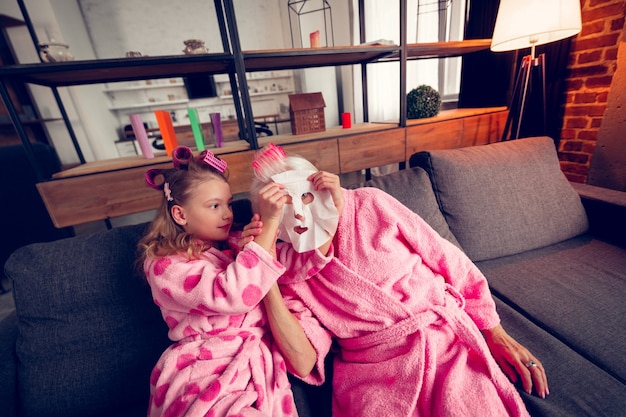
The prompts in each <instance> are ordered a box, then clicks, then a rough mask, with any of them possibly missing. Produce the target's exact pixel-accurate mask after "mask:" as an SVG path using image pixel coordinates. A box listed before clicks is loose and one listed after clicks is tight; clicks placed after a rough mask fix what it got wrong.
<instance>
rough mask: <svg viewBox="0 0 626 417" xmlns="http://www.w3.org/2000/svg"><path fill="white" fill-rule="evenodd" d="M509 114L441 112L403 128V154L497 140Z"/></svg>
mask: <svg viewBox="0 0 626 417" xmlns="http://www.w3.org/2000/svg"><path fill="white" fill-rule="evenodd" d="M507 115H508V111H507V109H506V107H495V108H491V109H457V110H448V111H443V112H441V113H440V114H439V115H437V116H436V117H432V118H428V119H420V120H415V121H411V124H410V125H409V126H407V128H406V155H407V158H408V157H410V156H411V155H412V154H414V153H415V152H419V151H424V150H433V149H451V148H462V147H465V146H476V145H484V144H487V143H493V142H497V141H499V140H500V138H501V137H502V132H503V131H504V124H505V123H506V118H507Z"/></svg>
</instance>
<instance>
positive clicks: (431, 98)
mask: <svg viewBox="0 0 626 417" xmlns="http://www.w3.org/2000/svg"><path fill="white" fill-rule="evenodd" d="M406 108H407V117H408V118H409V119H423V118H425V117H433V116H436V115H437V114H438V113H439V109H440V108H441V96H440V95H439V92H438V91H437V90H435V89H434V88H432V87H431V86H429V85H420V86H419V87H417V88H414V89H413V90H411V91H409V94H407V95H406Z"/></svg>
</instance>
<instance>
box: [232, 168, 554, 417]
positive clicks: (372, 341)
mask: <svg viewBox="0 0 626 417" xmlns="http://www.w3.org/2000/svg"><path fill="white" fill-rule="evenodd" d="M276 159H277V158H274V160H275V163H273V164H260V165H258V164H257V165H255V167H256V170H257V171H259V170H260V171H262V172H261V174H259V173H257V172H255V175H256V180H255V183H253V186H252V190H256V189H259V190H261V189H263V187H265V186H266V185H267V184H268V183H269V182H268V180H267V176H264V175H263V172H270V178H272V179H273V180H276V181H278V179H279V178H281V177H280V175H279V174H278V173H279V172H281V171H296V172H297V171H301V170H309V169H311V167H310V163H309V162H308V161H306V160H304V159H302V158H298V157H293V156H291V157H286V158H284V159H283V161H277V160H276ZM329 175H331V174H329ZM294 176H297V175H295V174H294V175H291V176H290V177H294ZM264 178H265V180H264ZM329 184H334V187H332V188H329V192H330V195H331V196H332V198H333V201H334V202H335V206H336V207H337V209H338V211H339V219H338V226H337V228H336V232H333V233H332V234H333V236H331V243H330V244H328V243H326V244H324V245H322V246H321V249H320V248H318V249H316V248H314V247H313V248H309V251H308V252H307V251H304V252H302V251H300V250H298V249H297V248H296V246H295V245H294V243H293V242H292V241H289V242H284V243H279V244H278V245H277V253H278V260H279V261H280V262H281V263H282V264H283V265H285V266H286V268H287V272H286V273H285V274H284V275H283V277H281V279H280V280H279V283H280V284H281V291H283V294H284V295H285V297H287V299H292V298H295V299H299V300H300V301H302V302H303V303H304V304H305V306H306V307H307V308H309V309H310V310H311V311H312V312H313V313H314V314H315V316H316V317H317V318H318V320H319V321H320V322H321V323H322V324H323V325H324V326H325V328H326V329H328V331H329V332H330V333H331V334H332V336H333V337H334V338H336V340H337V341H338V346H339V354H337V355H335V356H334V375H333V416H337V417H340V416H350V417H353V416H380V415H392V416H398V417H400V416H428V415H433V416H470V415H481V416H493V417H496V416H498V417H501V416H526V417H527V416H528V412H527V411H526V409H525V407H524V404H523V402H522V400H521V397H520V396H519V394H518V393H517V392H516V390H515V388H514V386H513V384H511V383H510V381H508V380H507V378H506V376H505V374H504V373H503V372H502V370H501V369H500V368H499V367H498V364H499V365H501V367H502V369H504V371H505V372H506V373H507V374H508V375H509V376H510V377H511V379H513V380H516V379H517V378H521V380H522V383H523V386H524V389H525V390H526V391H527V392H529V393H530V391H531V388H532V387H533V386H534V388H535V391H536V392H537V394H538V395H539V396H540V397H545V395H546V394H547V393H548V385H547V380H546V376H545V372H544V369H543V366H542V364H541V362H539V360H538V359H537V358H536V357H535V356H533V355H532V354H531V353H530V352H529V351H528V350H527V349H526V348H524V347H523V346H521V345H520V344H519V343H518V342H516V341H515V340H514V339H513V338H512V337H511V336H509V335H508V334H507V333H506V332H505V331H504V329H503V328H502V326H501V324H500V319H499V317H498V314H497V313H496V310H495V304H494V302H493V299H492V297H491V294H490V292H489V288H488V285H487V281H486V279H485V277H484V276H483V275H482V274H481V272H480V271H479V270H478V268H476V266H475V265H474V264H473V263H472V262H471V261H470V260H469V258H467V257H466V256H465V255H464V254H463V252H461V251H460V250H459V249H458V248H456V246H454V245H452V244H450V243H449V242H448V241H446V240H444V239H443V238H442V237H441V236H439V235H438V234H437V233H436V232H435V231H434V230H433V229H432V228H431V227H430V226H428V225H427V224H426V223H425V222H424V220H422V219H421V218H420V217H419V216H418V215H417V214H415V213H414V212H412V211H411V210H409V209H408V208H406V207H405V206H403V205H402V204H401V203H399V202H398V201H397V200H395V199H394V198H393V197H391V196H389V195H388V194H386V193H384V192H382V191H381V190H379V189H376V188H370V187H364V188H359V189H356V190H344V189H341V188H340V186H339V181H338V179H337V180H336V181H334V182H330V181H329ZM291 188H293V189H296V190H297V189H302V188H300V187H294V186H293V185H292V186H291ZM252 195H253V196H254V195H255V192H254V191H253V192H252ZM297 197H298V196H297V195H292V199H293V200H294V201H295V199H296V198H297ZM264 198H265V197H264V196H263V194H262V193H259V198H258V199H257V201H256V205H257V206H258V207H261V206H262V205H263V204H264V201H263V200H264ZM301 198H302V204H300V202H299V203H298V205H291V204H287V205H285V206H284V208H283V210H284V214H283V216H284V217H285V218H289V219H292V218H294V217H295V218H299V219H302V221H303V222H304V221H305V218H306V216H301V212H304V211H303V210H302V209H301V207H302V206H303V204H305V202H306V201H310V203H309V204H311V205H312V204H314V202H315V201H319V200H321V199H320V198H317V199H315V198H311V197H310V196H308V195H307V194H302V195H301ZM297 207H300V208H297ZM309 213H314V211H313V210H312V209H310V210H309ZM255 220H259V218H258V217H254V218H253V221H252V222H251V223H250V224H249V225H248V226H246V229H245V230H244V234H243V236H244V239H245V240H246V241H247V240H249V239H251V238H256V237H254V236H255V235H256V234H257V233H259V232H260V231H261V230H262V227H260V226H259V225H257V224H255ZM260 220H264V219H263V215H261V216H260ZM306 221H307V222H308V226H307V227H304V226H299V225H296V226H294V227H291V226H289V227H291V228H292V229H294V228H299V229H298V230H300V229H306V232H305V233H309V232H310V231H311V229H312V228H315V225H314V224H315V221H314V220H312V219H308V220H306ZM283 227H284V226H282V225H281V226H280V228H283ZM284 236H288V234H287V233H285V234H284ZM320 250H321V251H322V252H323V254H326V259H327V260H328V262H327V264H325V265H324V266H323V268H321V269H320V270H318V271H311V270H303V269H299V268H294V267H293V266H292V263H293V262H294V261H296V260H297V259H299V258H301V257H311V256H312V255H311V254H312V253H319V252H320ZM300 252H302V253H300ZM318 255H319V254H318ZM303 326H304V327H305V330H307V326H308V324H307V323H303ZM310 333H311V332H310ZM481 333H482V334H481ZM311 341H312V343H314V344H315V343H316V341H315V340H314V339H311Z"/></svg>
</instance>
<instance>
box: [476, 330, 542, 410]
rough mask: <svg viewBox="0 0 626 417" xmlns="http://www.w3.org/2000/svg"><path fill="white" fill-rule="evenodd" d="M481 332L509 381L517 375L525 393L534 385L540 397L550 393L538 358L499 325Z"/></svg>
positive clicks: (515, 379)
mask: <svg viewBox="0 0 626 417" xmlns="http://www.w3.org/2000/svg"><path fill="white" fill-rule="evenodd" d="M482 332H483V335H484V336H485V340H486V341H487V346H489V350H491V354H492V355H493V357H494V358H495V360H496V362H498V365H500V367H501V368H502V370H503V371H504V373H505V374H507V376H508V377H509V378H510V379H511V381H513V382H515V381H517V376H518V375H519V376H520V377H521V379H522V386H523V387H524V391H526V392H527V393H529V394H530V393H531V391H532V388H533V385H534V386H535V391H536V392H537V395H538V396H540V397H541V398H545V397H546V395H548V394H550V390H549V389H548V379H547V378H546V372H545V370H544V369H543V365H542V364H541V362H540V361H539V359H537V358H536V357H535V356H534V355H533V354H532V353H530V352H529V351H528V349H526V348H525V347H524V346H522V345H521V344H519V342H517V341H516V340H515V339H513V337H511V336H510V335H509V334H508V333H507V332H506V331H505V330H504V328H503V327H502V326H501V325H498V326H496V327H494V328H492V329H487V330H483V331H482Z"/></svg>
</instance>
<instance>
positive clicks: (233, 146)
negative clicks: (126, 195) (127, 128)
mask: <svg viewBox="0 0 626 417" xmlns="http://www.w3.org/2000/svg"><path fill="white" fill-rule="evenodd" d="M207 149H209V150H211V152H213V153H215V154H216V155H223V154H227V153H232V152H240V151H245V150H248V149H250V145H249V144H248V142H246V141H243V140H239V141H233V142H226V143H224V146H223V147H221V148H215V147H210V146H208V147H207ZM171 161H172V158H171V157H170V156H167V155H165V151H163V152H162V153H161V155H159V154H157V155H155V157H154V158H144V157H143V156H141V155H137V156H125V157H122V158H115V159H104V160H101V161H94V162H87V163H85V164H81V165H78V166H76V167H73V168H70V169H66V170H64V171H61V172H57V173H56V174H54V175H53V176H52V178H53V179H61V178H71V177H78V176H82V175H93V174H100V173H104V172H110V171H118V170H122V169H129V168H136V167H146V166H150V165H155V164H160V163H166V162H171Z"/></svg>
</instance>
